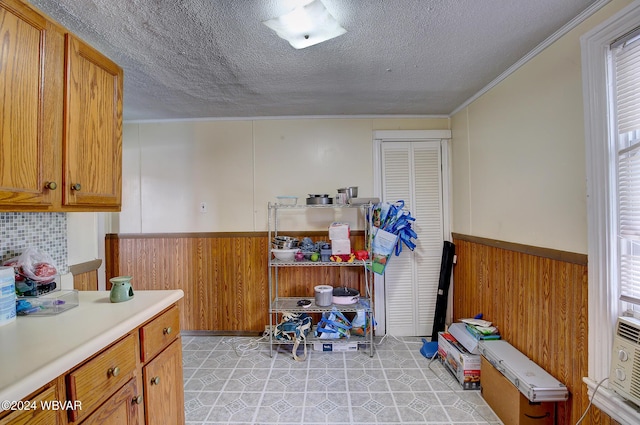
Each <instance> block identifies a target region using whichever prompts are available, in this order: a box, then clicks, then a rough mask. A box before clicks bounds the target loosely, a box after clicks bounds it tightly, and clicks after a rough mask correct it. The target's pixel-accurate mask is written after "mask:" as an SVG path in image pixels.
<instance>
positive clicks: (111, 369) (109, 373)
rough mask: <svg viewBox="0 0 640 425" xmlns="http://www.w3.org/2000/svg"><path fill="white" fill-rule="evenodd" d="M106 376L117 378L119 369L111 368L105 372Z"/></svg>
mask: <svg viewBox="0 0 640 425" xmlns="http://www.w3.org/2000/svg"><path fill="white" fill-rule="evenodd" d="M107 375H111V376H118V375H120V368H119V367H117V366H116V367H112V368H110V369H109V370H108V371H107Z"/></svg>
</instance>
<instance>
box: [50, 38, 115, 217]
mask: <svg viewBox="0 0 640 425" xmlns="http://www.w3.org/2000/svg"><path fill="white" fill-rule="evenodd" d="M65 50H66V66H65V102H64V142H63V146H64V149H63V152H64V159H63V162H64V165H63V166H64V177H63V180H64V188H63V190H62V194H63V205H64V206H78V207H86V206H89V207H98V208H101V207H106V209H109V207H113V208H115V209H119V208H120V203H121V186H122V84H123V81H122V80H123V74H122V69H121V68H120V67H119V66H118V65H116V64H115V63H114V62H112V61H110V60H109V59H107V58H106V57H105V56H103V55H102V54H101V53H100V52H98V51H97V50H95V49H93V48H92V47H91V46H89V45H87V44H85V43H84V42H82V41H81V40H79V39H78V38H76V37H74V36H73V35H71V34H67V35H66V42H65Z"/></svg>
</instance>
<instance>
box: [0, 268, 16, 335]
mask: <svg viewBox="0 0 640 425" xmlns="http://www.w3.org/2000/svg"><path fill="white" fill-rule="evenodd" d="M15 320H16V282H15V275H14V270H13V267H0V326H3V325H7V324H9V323H11V322H14V321H15Z"/></svg>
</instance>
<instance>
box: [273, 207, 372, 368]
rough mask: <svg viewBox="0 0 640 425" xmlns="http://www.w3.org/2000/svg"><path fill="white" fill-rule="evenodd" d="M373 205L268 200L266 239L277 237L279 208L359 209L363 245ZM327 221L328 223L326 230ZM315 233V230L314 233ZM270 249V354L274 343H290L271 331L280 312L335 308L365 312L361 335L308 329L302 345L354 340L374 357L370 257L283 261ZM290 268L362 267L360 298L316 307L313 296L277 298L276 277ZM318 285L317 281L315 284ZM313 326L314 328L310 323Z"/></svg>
mask: <svg viewBox="0 0 640 425" xmlns="http://www.w3.org/2000/svg"><path fill="white" fill-rule="evenodd" d="M372 207H373V205H372V204H364V205H350V204H335V205H334V204H329V205H283V204H277V203H275V204H274V203H269V206H268V210H269V216H268V240H269V243H271V241H272V238H273V237H275V236H278V232H279V229H278V223H279V221H278V219H279V217H278V215H279V213H281V212H282V211H288V212H291V213H294V214H295V213H296V211H298V212H303V211H305V210H316V209H324V210H331V209H333V210H334V211H339V210H343V209H355V210H357V211H359V213H360V214H362V216H363V217H364V241H365V245H366V246H368V241H369V238H370V232H371V228H372V219H373V218H372ZM329 224H330V223H327V229H328V226H329ZM316 233H317V232H316ZM270 251H271V250H269V262H268V266H269V329H270V332H269V345H270V353H271V355H272V356H273V346H274V345H280V344H291V342H290V341H283V340H278V339H276V338H274V336H273V331H271V330H273V329H274V327H275V326H276V324H277V323H278V318H279V317H281V316H282V314H283V313H287V312H288V313H308V314H313V313H316V314H317V315H320V314H323V313H330V312H331V311H333V310H338V311H340V312H342V313H358V312H364V314H365V318H366V319H365V327H364V335H363V336H357V335H353V336H352V337H349V338H340V339H323V338H318V337H314V336H313V331H311V332H309V335H308V337H307V338H305V344H308V345H312V344H313V342H320V341H322V342H325V343H326V342H331V343H332V344H346V343H351V344H353V343H354V342H357V343H358V345H359V346H364V347H366V348H368V349H369V355H370V356H373V353H374V343H373V337H374V332H373V329H374V327H373V326H372V324H374V323H375V321H374V308H373V292H372V284H373V272H372V271H371V268H370V267H368V266H369V265H370V261H369V260H364V261H363V260H354V261H353V262H334V261H311V260H309V259H303V260H300V261H282V260H278V259H276V258H273V256H272V254H271V252H270ZM369 257H371V252H369ZM293 267H302V268H304V267H328V268H334V267H338V268H346V269H351V270H353V268H356V267H360V268H361V269H362V273H364V277H365V279H364V289H365V292H364V294H361V295H362V296H361V297H360V298H359V301H358V302H356V303H354V304H331V305H329V306H317V305H316V304H315V300H314V297H313V296H311V297H309V296H306V297H305V296H297V297H292V296H289V297H280V296H279V295H278V294H279V292H278V280H279V270H280V269H285V268H293ZM318 284H320V283H318ZM332 286H333V285H332ZM300 300H309V301H311V305H309V306H308V307H302V306H300V305H298V301H300ZM313 328H314V329H315V328H316V327H315V326H313Z"/></svg>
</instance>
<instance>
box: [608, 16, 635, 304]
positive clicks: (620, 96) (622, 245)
mask: <svg viewBox="0 0 640 425" xmlns="http://www.w3.org/2000/svg"><path fill="white" fill-rule="evenodd" d="M611 61H612V67H611V68H612V73H611V74H612V75H611V80H612V81H611V83H612V92H613V93H612V97H613V99H612V106H613V108H612V112H613V113H614V115H615V123H616V127H615V133H616V134H615V135H616V138H615V139H616V140H615V142H617V143H616V150H617V176H618V178H617V189H618V191H617V192H618V202H617V224H618V235H617V236H618V260H619V262H618V276H619V282H620V298H621V300H622V301H624V302H625V303H628V304H629V305H627V306H626V307H627V308H629V309H632V310H637V309H638V304H640V28H636V29H635V30H634V31H632V33H631V34H627V35H625V36H624V37H622V39H620V40H618V41H616V42H614V43H613V44H612V46H611Z"/></svg>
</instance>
